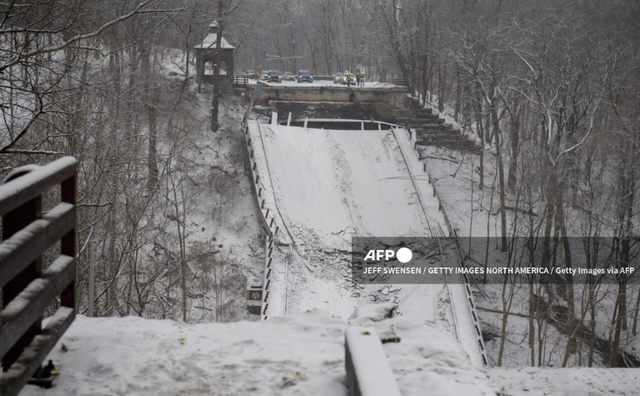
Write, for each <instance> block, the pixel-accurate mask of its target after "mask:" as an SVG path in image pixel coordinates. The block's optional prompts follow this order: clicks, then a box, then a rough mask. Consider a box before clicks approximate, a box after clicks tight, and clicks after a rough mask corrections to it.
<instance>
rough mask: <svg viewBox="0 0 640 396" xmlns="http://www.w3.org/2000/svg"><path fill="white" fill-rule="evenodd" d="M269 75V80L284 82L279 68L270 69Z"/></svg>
mask: <svg viewBox="0 0 640 396" xmlns="http://www.w3.org/2000/svg"><path fill="white" fill-rule="evenodd" d="M267 75H268V79H267V82H278V83H279V82H282V73H280V71H279V70H269V71H268V72H267Z"/></svg>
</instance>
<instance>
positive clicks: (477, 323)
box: [406, 128, 489, 366]
mask: <svg viewBox="0 0 640 396" xmlns="http://www.w3.org/2000/svg"><path fill="white" fill-rule="evenodd" d="M406 129H407V132H408V133H409V137H410V138H411V137H412V136H413V135H414V133H413V132H412V131H411V129H410V128H406ZM413 149H414V151H415V153H416V155H417V156H418V158H420V153H419V152H418V149H417V143H414V145H413ZM424 166H425V168H424V169H425V172H426V164H425V165H424ZM427 174H428V176H429V183H430V184H431V187H432V188H433V195H434V196H435V197H436V198H437V199H438V209H439V210H440V211H441V212H442V217H443V218H444V221H445V224H446V226H447V231H448V232H449V237H452V238H453V240H454V242H455V248H456V252H457V256H458V263H459V265H460V267H464V266H465V265H464V260H463V259H462V258H463V257H464V256H463V254H462V247H461V246H460V240H459V239H458V232H457V230H456V229H455V228H453V226H452V225H451V222H450V221H449V216H447V211H446V209H445V208H444V205H442V199H441V198H440V194H439V193H438V190H437V188H436V185H435V183H432V182H431V174H429V173H427ZM462 278H463V280H464V290H465V294H466V296H467V299H466V300H467V305H468V307H469V310H470V311H471V317H472V320H473V327H474V332H475V336H476V340H477V341H478V346H479V348H480V352H481V354H482V362H483V364H484V365H485V366H488V365H489V361H488V358H487V351H486V348H485V345H484V339H483V338H482V329H481V327H480V321H479V319H478V312H477V310H476V304H475V301H474V298H473V293H472V291H471V283H470V281H469V277H468V276H467V274H463V275H462Z"/></svg>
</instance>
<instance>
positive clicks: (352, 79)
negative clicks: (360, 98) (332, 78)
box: [340, 71, 356, 85]
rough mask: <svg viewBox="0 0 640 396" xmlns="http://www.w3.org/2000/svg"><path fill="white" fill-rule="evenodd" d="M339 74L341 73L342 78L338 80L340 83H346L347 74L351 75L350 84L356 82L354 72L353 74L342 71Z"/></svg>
mask: <svg viewBox="0 0 640 396" xmlns="http://www.w3.org/2000/svg"><path fill="white" fill-rule="evenodd" d="M341 74H342V79H341V80H340V84H346V83H347V75H350V76H351V84H354V85H355V83H356V76H355V74H353V73H351V72H348V71H346V72H344V73H341Z"/></svg>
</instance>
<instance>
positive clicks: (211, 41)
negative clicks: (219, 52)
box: [194, 21, 235, 49]
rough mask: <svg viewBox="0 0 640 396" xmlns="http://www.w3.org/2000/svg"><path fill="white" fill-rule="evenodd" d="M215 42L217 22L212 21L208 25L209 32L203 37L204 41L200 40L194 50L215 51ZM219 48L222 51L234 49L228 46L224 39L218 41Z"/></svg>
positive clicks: (216, 38)
mask: <svg viewBox="0 0 640 396" xmlns="http://www.w3.org/2000/svg"><path fill="white" fill-rule="evenodd" d="M217 40H218V22H217V21H213V22H211V23H210V24H209V32H208V33H207V35H206V36H205V38H204V40H202V42H201V43H200V44H198V45H196V46H195V47H194V48H197V49H216V44H217ZM220 46H221V47H222V49H234V48H235V47H234V46H233V45H231V44H229V42H228V41H227V40H225V39H224V37H222V38H221V39H220Z"/></svg>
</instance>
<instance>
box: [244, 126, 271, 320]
mask: <svg viewBox="0 0 640 396" xmlns="http://www.w3.org/2000/svg"><path fill="white" fill-rule="evenodd" d="M242 128H243V136H244V137H245V142H246V145H247V151H248V153H249V165H250V172H251V179H252V180H253V183H252V184H253V190H254V197H255V198H256V201H257V203H258V207H259V208H260V216H259V217H260V221H261V222H262V228H263V229H264V231H265V233H266V234H267V237H266V239H265V260H264V275H263V281H262V308H261V309H260V318H261V319H262V320H266V319H267V318H268V309H269V294H270V290H271V272H272V264H273V250H274V241H275V235H277V233H278V230H279V227H278V226H277V225H276V221H275V214H274V213H270V209H268V208H265V198H264V195H265V189H264V186H263V185H261V183H260V175H259V174H258V163H257V162H256V156H255V150H254V147H253V141H252V140H251V136H250V135H249V126H248V125H246V124H243V126H242Z"/></svg>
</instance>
